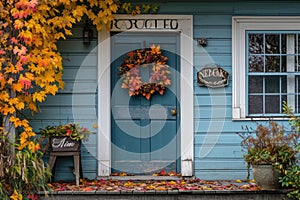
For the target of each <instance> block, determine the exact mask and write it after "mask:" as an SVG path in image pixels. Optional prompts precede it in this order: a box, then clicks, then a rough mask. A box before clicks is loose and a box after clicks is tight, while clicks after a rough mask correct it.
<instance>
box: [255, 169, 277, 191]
mask: <svg viewBox="0 0 300 200" xmlns="http://www.w3.org/2000/svg"><path fill="white" fill-rule="evenodd" d="M252 174H253V177H254V180H255V181H256V182H257V184H258V185H259V186H261V187H262V188H263V189H265V190H270V189H278V188H280V183H279V179H278V178H279V173H278V172H277V171H276V170H275V169H274V167H273V165H271V164H261V165H252Z"/></svg>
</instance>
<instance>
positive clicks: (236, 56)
mask: <svg viewBox="0 0 300 200" xmlns="http://www.w3.org/2000/svg"><path fill="white" fill-rule="evenodd" d="M246 30H300V17H282V16H280V17H279V16H276V17H272V16H271V17H258V16H255V17H252V16H236V17H232V119H233V120H246V119H247V118H246V99H245V98H246V95H245V91H246V89H247V88H246V82H245V77H246V71H245V69H246V66H245V64H246V60H245V55H246V52H245V44H246V41H245V40H246ZM260 119H263V118H260Z"/></svg>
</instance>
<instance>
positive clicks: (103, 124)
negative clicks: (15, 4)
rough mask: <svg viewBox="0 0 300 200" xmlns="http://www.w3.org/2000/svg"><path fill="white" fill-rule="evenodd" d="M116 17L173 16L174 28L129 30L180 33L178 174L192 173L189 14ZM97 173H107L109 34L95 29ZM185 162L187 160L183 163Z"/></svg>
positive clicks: (191, 39)
mask: <svg viewBox="0 0 300 200" xmlns="http://www.w3.org/2000/svg"><path fill="white" fill-rule="evenodd" d="M115 18H116V19H134V18H138V19H151V18H155V19H162V20H163V19H177V20H178V21H179V22H180V23H179V26H178V29H176V30H170V29H159V30H153V29H143V28H142V29H135V30H130V31H148V32H151V31H161V32H167V31H177V32H179V33H180V54H181V56H180V59H181V60H180V64H181V70H180V71H181V75H180V103H181V104H180V105H181V107H180V113H181V117H180V133H181V136H180V148H181V165H182V167H181V173H182V174H183V175H185V176H192V175H193V173H194V172H193V161H194V120H193V117H194V114H193V113H194V102H193V99H194V97H193V94H194V92H193V16H192V15H136V16H131V15H116V16H115ZM98 41H99V44H98V142H97V144H98V146H97V149H98V176H109V175H110V173H111V121H110V115H111V113H110V96H111V95H110V87H111V86H110V63H111V55H110V52H111V46H110V45H111V44H110V33H109V32H107V31H105V30H103V31H100V32H98ZM187 161H188V162H187Z"/></svg>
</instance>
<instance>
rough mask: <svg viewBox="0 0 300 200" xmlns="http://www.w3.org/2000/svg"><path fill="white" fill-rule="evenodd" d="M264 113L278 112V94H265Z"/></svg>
mask: <svg viewBox="0 0 300 200" xmlns="http://www.w3.org/2000/svg"><path fill="white" fill-rule="evenodd" d="M265 98H266V102H265V107H266V113H279V108H280V105H279V103H280V96H279V95H270V96H266V97H265Z"/></svg>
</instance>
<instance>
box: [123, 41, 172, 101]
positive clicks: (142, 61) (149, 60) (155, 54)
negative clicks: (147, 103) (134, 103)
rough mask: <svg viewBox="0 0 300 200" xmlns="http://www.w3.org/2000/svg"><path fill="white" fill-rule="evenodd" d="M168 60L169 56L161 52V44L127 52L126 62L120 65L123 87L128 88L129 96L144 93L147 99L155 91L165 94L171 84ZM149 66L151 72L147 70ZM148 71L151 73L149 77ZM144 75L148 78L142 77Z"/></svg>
mask: <svg viewBox="0 0 300 200" xmlns="http://www.w3.org/2000/svg"><path fill="white" fill-rule="evenodd" d="M167 60H168V58H167V57H165V56H163V55H162V53H161V49H160V45H157V46H155V45H152V46H151V47H150V48H148V49H138V50H134V51H131V52H129V53H127V57H126V58H125V60H124V62H123V63H122V64H121V66H119V74H120V75H121V80H122V86H121V87H122V88H123V89H128V94H129V96H134V95H142V96H144V97H145V98H146V99H147V100H149V99H150V98H151V96H152V95H153V94H154V93H159V94H160V95H163V93H164V91H165V89H166V86H169V85H171V80H170V74H171V72H170V69H169V66H168V65H167V64H166V62H167ZM149 67H150V68H151V71H150V72H148V71H147V70H149V69H147V68H149ZM147 73H148V74H150V75H148V76H149V78H148V76H147ZM145 74H146V75H145ZM143 76H145V77H147V78H142V77H143ZM144 79H146V80H144Z"/></svg>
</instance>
